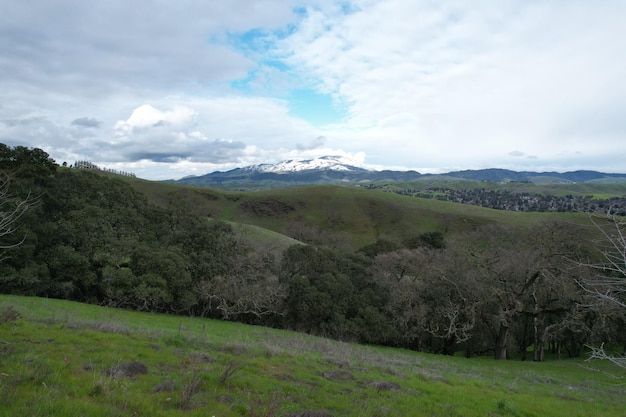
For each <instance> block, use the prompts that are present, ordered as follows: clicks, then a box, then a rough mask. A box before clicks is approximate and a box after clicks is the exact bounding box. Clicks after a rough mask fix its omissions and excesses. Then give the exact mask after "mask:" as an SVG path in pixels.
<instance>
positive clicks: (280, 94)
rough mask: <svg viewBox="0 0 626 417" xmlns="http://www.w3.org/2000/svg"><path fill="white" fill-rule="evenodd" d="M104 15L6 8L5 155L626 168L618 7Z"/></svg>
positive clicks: (108, 7)
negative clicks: (36, 150) (321, 158)
mask: <svg viewBox="0 0 626 417" xmlns="http://www.w3.org/2000/svg"><path fill="white" fill-rule="evenodd" d="M100 3H101V4H100ZM100 3H99V4H98V5H97V6H94V5H93V4H91V3H88V2H76V1H73V0H59V1H55V2H53V3H52V2H49V1H45V0H31V1H27V2H25V1H21V2H20V1H13V2H8V3H7V4H6V5H3V10H2V13H1V14H0V51H2V53H1V54H0V91H2V94H3V100H2V102H1V103H0V120H1V121H0V140H2V141H3V142H5V143H8V144H11V145H15V144H20V145H27V146H37V147H41V148H42V149H45V150H46V151H48V152H49V153H50V154H51V155H52V156H53V158H55V159H57V160H70V161H71V160H72V159H88V160H91V161H92V162H94V163H98V164H100V165H103V166H111V167H115V168H116V169H121V170H133V171H134V172H137V174H138V175H144V176H146V177H148V178H170V177H172V176H173V175H172V172H175V173H180V174H182V176H184V175H187V174H188V173H196V174H201V173H202V170H206V171H207V172H208V171H209V170H215V169H220V170H222V169H229V168H233V167H236V166H241V165H246V164H249V163H261V162H273V161H277V160H280V159H294V158H298V157H300V156H306V157H310V156H317V155H319V154H320V153H322V152H328V153H331V152H332V153H333V154H341V153H342V152H343V153H345V154H347V155H356V154H358V155H364V156H363V158H364V162H366V163H367V164H368V165H375V166H394V167H398V168H399V167H406V168H415V169H418V170H420V171H423V172H429V171H435V170H439V171H441V170H446V169H447V168H452V169H459V168H460V169H467V168H481V167H494V166H503V167H507V168H512V169H520V168H521V169H526V168H529V167H530V168H532V167H540V166H541V167H547V168H548V169H550V170H559V169H560V170H571V169H578V168H580V169H589V168H592V169H593V168H595V169H599V168H602V169H609V168H610V169H611V170H614V171H615V170H620V169H621V170H623V161H624V160H626V142H625V141H624V140H623V137H624V133H625V131H626V123H625V120H626V119H624V117H623V116H622V113H623V110H622V109H624V108H626V84H625V83H623V82H622V81H623V74H624V73H626V56H625V55H624V54H623V51H624V50H626V33H625V29H624V25H623V22H622V20H623V19H622V16H624V15H625V14H626V4H624V2H622V1H619V0H607V1H605V2H603V3H602V6H601V7H599V6H598V5H597V4H594V3H592V2H587V1H583V0H573V1H570V2H567V4H565V5H562V4H557V3H554V2H552V3H550V2H526V1H522V0H506V1H502V2H498V3H497V4H494V3H493V2H487V1H485V0H477V1H475V2H472V3H471V4H468V3H466V2H461V1H457V0H452V1H446V2H439V3H436V2H422V1H414V2H410V1H405V0H384V1H383V0H358V1H357V0H354V1H352V0H348V1H342V2H332V1H326V0H264V1H253V0H233V1H228V2H216V1H214V2H194V1H191V0H181V1H179V2H159V1H157V0H146V1H143V2H136V3H133V4H132V7H131V6H129V4H128V2H123V1H121V0H110V1H106V2H100ZM581 28H582V29H581ZM298 91H300V92H302V91H305V92H307V94H306V95H302V94H299V95H298V94H297V92H298ZM315 97H318V98H320V97H321V98H323V99H324V100H325V101H324V103H326V104H324V103H322V104H324V106H320V105H319V103H318V104H316V102H314V100H313V98H315ZM298 99H300V100H301V101H302V102H301V103H298V101H297V100H298ZM329 103H330V104H332V105H333V106H336V107H330V106H329ZM328 108H331V109H332V108H335V110H337V109H339V110H340V111H336V114H335V116H340V117H334V118H332V120H331V119H329V117H328V114H323V112H322V111H321V110H324V109H326V110H328ZM316 109H317V110H316ZM314 111H317V113H318V114H317V115H316V114H315V113H313V112H314ZM85 115H89V116H85ZM321 116H324V118H322V117H321ZM320 120H325V122H324V123H322V122H321V121H320ZM329 120H330V121H329ZM311 138H315V139H313V140H312V139H311ZM322 138H323V139H322ZM511 150H514V151H513V153H511ZM522 150H523V151H522ZM187 170H189V171H191V172H186V171H187Z"/></svg>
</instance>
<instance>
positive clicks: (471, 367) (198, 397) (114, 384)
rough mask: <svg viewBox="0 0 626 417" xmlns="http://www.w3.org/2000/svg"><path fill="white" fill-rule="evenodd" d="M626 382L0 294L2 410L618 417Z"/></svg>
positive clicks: (611, 371)
mask: <svg viewBox="0 0 626 417" xmlns="http://www.w3.org/2000/svg"><path fill="white" fill-rule="evenodd" d="M625 380H626V375H625V374H624V372H623V370H621V371H620V370H618V369H616V368H613V367H611V365H610V364H607V363H604V362H593V363H586V362H584V361H582V360H563V361H558V360H554V361H550V362H545V363H532V362H517V361H507V362H496V361H493V360H491V359H472V360H468V359H464V358H457V357H452V358H450V357H441V356H434V355H427V354H419V353H414V352H410V351H404V350H397V349H389V348H378V347H366V346H358V345H351V344H347V343H341V342H335V341H331V340H327V339H323V338H316V337H311V336H307V335H302V334H296V333H291V332H285V331H277V330H272V329H266V328H261V327H253V326H245V325H241V324H236V323H227V322H220V321H212V320H204V319H197V318H189V317H176V316H167V315H156V314H148V313H136V312H129V311H124V310H117V309H110V308H103V307H96V306H89V305H84V304H80V303H72V302H66V301H59V300H50V299H41V298H26V297H15V296H5V295H0V416H50V415H54V416H78V415H82V416H118V415H119V416H179V415H180V416H183V415H184V416H207V415H208V416H216V417H217V416H301V417H304V416H309V417H322V416H568V417H574V416H581V417H582V416H591V415H597V416H599V415H602V416H623V415H624V409H626V397H625V396H624V392H625V391H626V385H625V382H626V381H625Z"/></svg>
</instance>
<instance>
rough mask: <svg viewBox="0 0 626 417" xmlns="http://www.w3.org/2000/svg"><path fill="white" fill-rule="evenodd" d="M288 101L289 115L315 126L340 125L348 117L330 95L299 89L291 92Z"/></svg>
mask: <svg viewBox="0 0 626 417" xmlns="http://www.w3.org/2000/svg"><path fill="white" fill-rule="evenodd" d="M288 100H289V114H291V115H292V116H296V117H299V118H301V119H305V120H307V121H309V122H310V123H312V124H313V125H315V126H322V125H327V124H332V123H338V122H341V121H342V120H343V119H344V118H345V117H346V111H345V110H344V109H342V108H341V107H340V106H338V105H337V104H336V103H335V102H334V101H333V98H332V97H331V96H330V95H329V94H321V93H319V92H317V91H315V90H311V89H298V90H294V91H292V92H291V94H290V95H289V97H288Z"/></svg>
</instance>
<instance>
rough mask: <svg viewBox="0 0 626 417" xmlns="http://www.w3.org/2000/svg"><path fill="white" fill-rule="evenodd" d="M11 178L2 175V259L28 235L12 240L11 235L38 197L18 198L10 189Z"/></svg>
mask: <svg viewBox="0 0 626 417" xmlns="http://www.w3.org/2000/svg"><path fill="white" fill-rule="evenodd" d="M10 184H11V178H10V177H8V176H2V177H0V242H1V243H0V261H2V260H3V259H5V252H6V251H7V250H9V249H12V248H15V247H17V246H19V245H21V244H22V243H23V242H24V239H25V238H26V236H23V237H22V238H21V239H19V238H18V239H17V240H13V241H10V239H9V237H10V236H11V235H13V234H15V232H16V231H17V229H18V227H19V220H20V218H21V217H22V216H23V215H24V213H26V211H28V209H29V208H31V207H32V206H33V205H34V204H35V203H36V202H37V199H36V198H35V197H33V196H32V195H30V194H28V195H27V196H26V198H18V197H16V196H14V195H13V194H12V193H11V191H10V187H9V186H10Z"/></svg>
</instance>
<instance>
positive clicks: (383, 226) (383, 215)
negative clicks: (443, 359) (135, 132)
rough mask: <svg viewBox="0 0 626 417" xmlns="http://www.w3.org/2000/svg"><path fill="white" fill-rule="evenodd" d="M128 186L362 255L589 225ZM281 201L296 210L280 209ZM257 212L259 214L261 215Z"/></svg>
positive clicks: (301, 191)
mask: <svg viewBox="0 0 626 417" xmlns="http://www.w3.org/2000/svg"><path fill="white" fill-rule="evenodd" d="M128 181H130V182H131V184H132V185H133V186H134V187H136V188H137V189H138V190H139V191H141V192H143V193H144V194H145V195H146V196H148V198H149V199H150V200H151V201H153V202H155V203H157V204H160V205H163V206H167V205H171V204H172V202H175V203H176V204H179V205H184V206H186V207H188V209H189V210H194V211H196V212H198V213H199V214H201V215H207V216H211V217H214V218H217V219H222V220H226V221H231V222H236V223H243V224H250V225H255V226H258V227H261V228H265V229H268V230H271V231H274V232H276V233H281V234H288V235H293V234H294V230H295V229H298V228H303V227H304V228H309V229H315V230H318V231H321V232H322V233H326V238H327V239H329V240H332V241H333V242H335V243H334V244H335V245H336V246H339V247H342V248H344V249H348V250H356V249H358V248H360V247H362V246H364V245H367V244H369V243H372V242H374V241H375V240H376V239H378V238H385V239H388V240H393V241H397V242H400V241H401V240H403V239H405V238H407V237H412V236H416V235H419V234H421V233H424V232H432V231H440V232H442V233H444V234H445V235H447V236H452V235H455V234H457V233H461V232H464V231H467V230H470V229H472V228H474V227H476V226H479V225H482V224H486V223H492V222H496V223H513V224H520V225H530V224H533V223H535V222H538V221H542V220H556V219H560V220H568V221H574V222H580V223H583V224H587V223H588V218H587V216H586V215H584V214H575V213H514V212H505V211H500V210H492V209H487V208H483V207H477V206H470V205H463V204H457V203H450V202H443V201H436V200H432V199H422V198H415V197H408V196H402V195H398V194H395V193H389V192H383V191H372V190H365V189H361V188H358V187H339V186H310V187H302V188H287V189H282V190H267V191H256V192H245V193H244V192H233V191H216V190H212V189H208V188H202V187H191V186H181V185H175V184H167V183H160V182H151V181H144V180H136V179H128ZM276 202H279V203H280V204H281V205H286V206H288V207H292V208H293V210H291V211H289V210H288V209H285V207H283V206H277V204H276ZM251 207H254V208H258V209H259V210H257V211H256V212H255V211H254V210H251V209H250V208H251ZM337 242H339V243H337Z"/></svg>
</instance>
